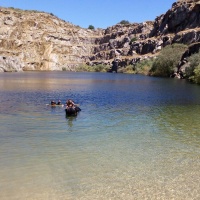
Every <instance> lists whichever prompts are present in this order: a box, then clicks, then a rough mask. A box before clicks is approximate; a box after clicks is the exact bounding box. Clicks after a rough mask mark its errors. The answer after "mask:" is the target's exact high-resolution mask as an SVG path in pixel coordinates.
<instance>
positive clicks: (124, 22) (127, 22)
mask: <svg viewBox="0 0 200 200" xmlns="http://www.w3.org/2000/svg"><path fill="white" fill-rule="evenodd" d="M119 24H130V22H129V21H127V20H122V21H120V22H119Z"/></svg>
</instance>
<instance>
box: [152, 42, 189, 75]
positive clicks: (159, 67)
mask: <svg viewBox="0 0 200 200" xmlns="http://www.w3.org/2000/svg"><path fill="white" fill-rule="evenodd" d="M186 49H187V46H186V45H184V44H172V45H168V46H166V47H165V48H163V50H162V51H161V52H160V54H159V56H158V57H157V58H156V59H155V61H154V62H153V65H152V68H151V70H150V75H153V76H162V77H169V76H170V75H171V74H173V73H174V72H176V71H177V66H178V63H179V61H180V59H181V56H182V54H183V53H184V52H185V50H186Z"/></svg>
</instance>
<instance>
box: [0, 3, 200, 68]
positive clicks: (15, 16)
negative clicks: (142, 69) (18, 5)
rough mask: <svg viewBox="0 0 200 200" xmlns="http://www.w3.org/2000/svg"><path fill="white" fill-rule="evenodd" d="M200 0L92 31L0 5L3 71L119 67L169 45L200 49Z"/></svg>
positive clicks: (46, 16)
mask: <svg viewBox="0 0 200 200" xmlns="http://www.w3.org/2000/svg"><path fill="white" fill-rule="evenodd" d="M199 26H200V1H198V0H187V1H186V0H185V1H183V0H182V1H178V2H175V3H174V4H173V5H172V8H171V9H169V10H168V11H167V12H166V13H165V14H163V15H161V16H158V17H157V18H156V19H155V21H147V22H143V23H134V24H117V25H115V26H112V27H108V28H107V29H105V30H103V29H97V30H89V29H83V28H80V27H78V26H74V25H73V24H70V23H68V22H65V21H63V20H61V19H58V18H57V17H55V16H54V15H53V14H48V13H42V12H36V11H23V10H18V9H11V8H10V9H9V8H1V9H0V71H20V70H63V69H66V70H73V71H75V70H76V67H77V66H78V65H79V64H81V63H87V64H89V65H94V64H98V63H104V64H110V63H111V61H112V60H113V59H115V58H118V59H119V60H120V63H121V65H124V66H126V65H128V64H132V63H134V62H138V61H139V60H141V59H146V58H149V57H155V56H156V55H157V54H159V51H160V50H161V49H162V48H163V47H164V46H166V45H168V44H172V43H184V44H187V45H189V47H188V51H187V52H185V54H184V56H185V57H187V56H189V55H190V54H191V53H194V52H197V51H198V50H199V47H200V27H199Z"/></svg>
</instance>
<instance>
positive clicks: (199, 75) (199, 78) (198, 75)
mask: <svg viewBox="0 0 200 200" xmlns="http://www.w3.org/2000/svg"><path fill="white" fill-rule="evenodd" d="M193 81H194V82H195V83H197V84H200V64H199V65H198V66H197V67H196V68H195V69H194V76H193Z"/></svg>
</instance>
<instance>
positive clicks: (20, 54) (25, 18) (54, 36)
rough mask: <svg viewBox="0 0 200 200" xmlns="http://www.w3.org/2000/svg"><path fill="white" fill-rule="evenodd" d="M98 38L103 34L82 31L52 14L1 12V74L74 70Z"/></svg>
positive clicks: (3, 10)
mask: <svg viewBox="0 0 200 200" xmlns="http://www.w3.org/2000/svg"><path fill="white" fill-rule="evenodd" d="M99 37H102V30H96V31H91V30H88V29H81V28H80V27H77V26H74V25H73V24H70V23H67V22H65V21H63V20H60V19H58V18H57V17H55V16H53V15H52V14H48V13H41V12H36V11H23V10H18V9H6V8H1V9H0V55H1V56H2V57H0V71H19V70H62V69H63V68H65V69H66V70H75V68H76V66H77V65H78V64H79V63H83V62H85V61H87V60H88V57H89V56H90V55H91V54H92V49H93V46H94V44H95V40H96V39H97V38H99ZM18 63H20V65H19V64H18ZM8 66H9V67H8Z"/></svg>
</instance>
